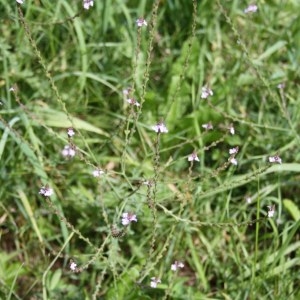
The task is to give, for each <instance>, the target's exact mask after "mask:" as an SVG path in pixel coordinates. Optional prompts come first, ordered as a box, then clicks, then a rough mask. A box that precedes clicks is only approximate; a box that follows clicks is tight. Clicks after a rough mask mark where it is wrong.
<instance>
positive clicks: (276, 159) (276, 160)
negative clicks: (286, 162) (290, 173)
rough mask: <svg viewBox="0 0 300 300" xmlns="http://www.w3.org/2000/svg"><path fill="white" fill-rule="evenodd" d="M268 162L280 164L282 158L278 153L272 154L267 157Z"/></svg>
mask: <svg viewBox="0 0 300 300" xmlns="http://www.w3.org/2000/svg"><path fill="white" fill-rule="evenodd" d="M269 162H270V163H278V164H281V163H282V160H281V158H280V157H279V156H278V155H274V156H270V157H269Z"/></svg>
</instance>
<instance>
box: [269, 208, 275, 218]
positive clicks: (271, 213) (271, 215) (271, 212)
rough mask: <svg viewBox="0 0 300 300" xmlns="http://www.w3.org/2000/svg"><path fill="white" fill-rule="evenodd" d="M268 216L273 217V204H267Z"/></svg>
mask: <svg viewBox="0 0 300 300" xmlns="http://www.w3.org/2000/svg"><path fill="white" fill-rule="evenodd" d="M268 209H269V210H268V218H272V217H274V214H275V205H269V206H268Z"/></svg>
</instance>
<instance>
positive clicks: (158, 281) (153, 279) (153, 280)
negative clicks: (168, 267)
mask: <svg viewBox="0 0 300 300" xmlns="http://www.w3.org/2000/svg"><path fill="white" fill-rule="evenodd" d="M158 283H161V280H160V279H159V278H156V277H152V278H151V282H150V286H151V287H152V288H154V289H155V288H156V287H157V284H158Z"/></svg>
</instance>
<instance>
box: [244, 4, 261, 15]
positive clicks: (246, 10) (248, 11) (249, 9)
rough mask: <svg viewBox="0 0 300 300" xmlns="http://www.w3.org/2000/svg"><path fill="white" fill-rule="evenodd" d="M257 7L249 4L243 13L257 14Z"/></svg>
mask: <svg viewBox="0 0 300 300" xmlns="http://www.w3.org/2000/svg"><path fill="white" fill-rule="evenodd" d="M257 10H258V7H257V5H255V4H250V5H249V6H248V7H247V8H246V9H244V13H245V14H248V13H254V12H257Z"/></svg>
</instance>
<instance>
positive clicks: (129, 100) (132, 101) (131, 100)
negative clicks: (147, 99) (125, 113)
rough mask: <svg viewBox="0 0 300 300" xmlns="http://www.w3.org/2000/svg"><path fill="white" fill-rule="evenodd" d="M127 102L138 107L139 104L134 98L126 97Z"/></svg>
mask: <svg viewBox="0 0 300 300" xmlns="http://www.w3.org/2000/svg"><path fill="white" fill-rule="evenodd" d="M126 101H127V102H128V103H129V104H131V105H135V106H137V107H139V106H141V105H140V104H139V103H138V102H137V101H136V100H134V99H130V98H129V99H127V100H126Z"/></svg>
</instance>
